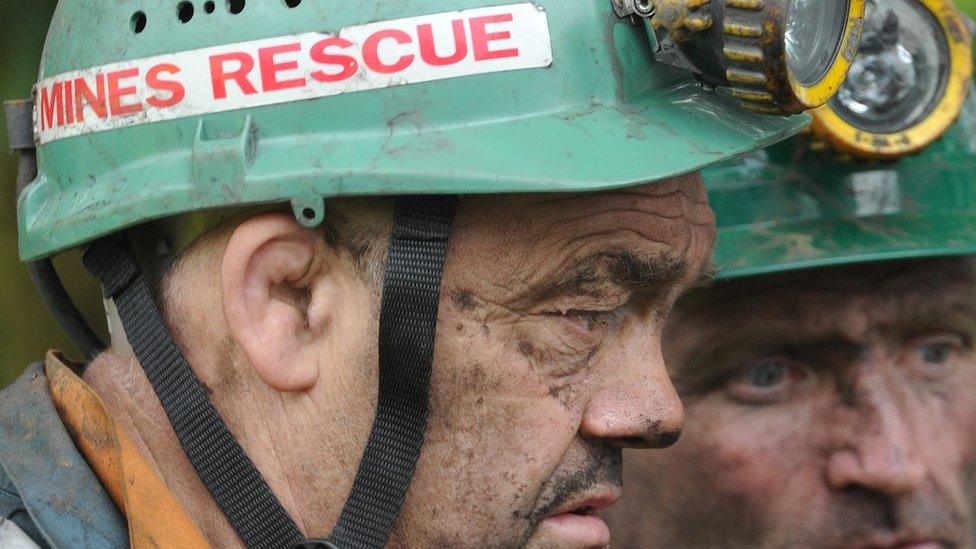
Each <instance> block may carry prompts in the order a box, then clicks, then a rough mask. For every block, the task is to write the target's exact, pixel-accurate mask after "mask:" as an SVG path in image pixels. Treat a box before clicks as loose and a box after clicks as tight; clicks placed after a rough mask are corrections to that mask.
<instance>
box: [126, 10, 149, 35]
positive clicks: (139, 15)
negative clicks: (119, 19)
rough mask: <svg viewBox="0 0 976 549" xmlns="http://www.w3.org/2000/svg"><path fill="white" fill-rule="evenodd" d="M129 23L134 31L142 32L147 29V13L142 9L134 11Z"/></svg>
mask: <svg viewBox="0 0 976 549" xmlns="http://www.w3.org/2000/svg"><path fill="white" fill-rule="evenodd" d="M129 23H130V24H131V25H132V32H134V33H136V34H139V33H141V32H142V31H144V30H146V14H145V13H143V12H141V11H137V12H135V13H133V14H132V19H131V20H130V21H129Z"/></svg>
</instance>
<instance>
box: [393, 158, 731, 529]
mask: <svg viewBox="0 0 976 549" xmlns="http://www.w3.org/2000/svg"><path fill="white" fill-rule="evenodd" d="M713 236H714V222H713V218H712V214H711V212H710V210H709V209H708V206H707V203H706V196H705V192H704V188H703V186H702V184H701V180H700V178H699V177H697V176H693V177H683V178H679V179H675V180H671V181H665V182H658V183H655V184H649V185H646V186H642V187H638V188H633V189H628V190H624V191H618V192H608V193H601V194H594V195H584V196H580V195H538V196H512V197H501V198H500V197H485V198H477V197H473V198H466V199H465V200H464V201H463V202H462V205H461V208H460V210H459V213H458V216H457V220H456V222H455V232H454V234H453V236H452V240H451V247H450V250H449V253H448V259H447V265H446V272H445V277H444V282H443V288H442V300H441V307H440V317H439V325H438V330H437V343H436V352H435V360H434V368H433V370H434V373H433V379H432V389H431V390H432V402H431V407H432V410H431V417H430V424H429V430H428V432H427V436H426V440H425V443H424V449H423V452H422V456H421V460H420V464H419V467H418V471H417V474H416V476H415V478H414V480H413V484H412V487H411V489H410V492H409V493H408V496H407V501H406V502H405V504H404V507H403V513H402V515H401V518H400V521H399V523H398V526H397V530H396V532H395V537H394V541H395V543H396V544H398V545H402V546H410V547H516V546H524V545H529V546H534V547H594V546H603V545H606V544H607V543H609V534H608V532H607V529H606V525H605V524H604V523H603V521H602V520H601V519H599V518H597V517H595V516H594V515H595V511H596V510H597V509H600V508H604V507H606V506H609V505H611V504H612V503H614V502H615V501H616V499H617V498H618V496H619V492H620V489H621V450H622V449H623V448H625V447H639V448H657V447H664V446H669V445H671V444H672V443H673V442H674V441H675V440H676V439H677V437H678V433H679V431H680V429H681V426H682V421H683V410H682V408H681V404H680V402H679V400H678V397H677V394H676V393H675V391H674V389H673V387H672V385H671V382H670V381H669V379H668V376H667V373H666V371H665V368H664V363H663V361H662V358H661V352H660V336H661V333H662V328H663V323H664V319H665V318H666V317H667V316H668V313H669V311H670V309H671V307H672V304H673V303H674V301H675V300H676V299H677V298H678V296H679V295H681V294H682V293H683V292H684V291H685V290H686V289H688V288H689V287H690V286H692V285H694V284H695V283H696V281H697V280H698V279H699V278H700V277H701V276H702V274H703V272H707V270H708V267H709V265H708V258H709V256H710V251H711V246H712V242H713Z"/></svg>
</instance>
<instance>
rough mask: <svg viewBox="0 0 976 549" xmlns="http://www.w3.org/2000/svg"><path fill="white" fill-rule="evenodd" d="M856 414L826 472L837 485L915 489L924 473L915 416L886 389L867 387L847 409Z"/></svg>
mask: <svg viewBox="0 0 976 549" xmlns="http://www.w3.org/2000/svg"><path fill="white" fill-rule="evenodd" d="M849 412H852V413H854V414H855V416H854V418H853V421H854V425H855V426H856V427H855V428H854V429H852V431H851V434H850V435H849V438H848V439H847V441H846V444H844V445H843V447H841V448H839V449H837V450H836V451H834V452H833V453H832V454H831V456H830V460H829V462H828V469H827V476H828V480H829V482H830V483H831V485H832V486H833V487H834V488H836V489H845V488H852V487H860V488H865V489H868V490H872V491H875V492H881V493H884V494H886V495H889V496H892V497H894V496H898V495H900V494H904V493H908V492H911V491H913V490H916V489H918V488H919V487H920V486H921V484H922V483H923V481H924V479H925V476H926V467H925V462H924V459H923V457H922V455H921V454H920V453H919V448H920V447H919V442H920V441H918V440H916V434H917V431H916V430H915V429H914V427H913V420H914V418H913V417H912V415H911V411H910V407H909V406H908V405H907V402H906V400H905V399H900V398H899V397H898V394H897V391H896V390H890V388H881V387H878V388H875V389H866V390H864V391H862V392H861V393H860V397H859V402H858V403H856V404H855V405H854V406H853V407H852V409H850V410H849Z"/></svg>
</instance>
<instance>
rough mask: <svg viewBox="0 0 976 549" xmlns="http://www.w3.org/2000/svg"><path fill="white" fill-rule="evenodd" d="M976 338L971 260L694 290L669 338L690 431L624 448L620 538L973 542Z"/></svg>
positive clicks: (639, 542)
mask: <svg viewBox="0 0 976 549" xmlns="http://www.w3.org/2000/svg"><path fill="white" fill-rule="evenodd" d="M974 341H976V270H974V268H973V262H971V261H970V260H968V259H945V260H927V261H920V262H910V263H904V262H902V263H886V264H880V265H871V266H857V267H842V268H836V269H831V270H823V271H811V272H807V273H802V274H792V275H782V276H768V277H759V278H755V279H751V280H744V281H739V282H731V283H721V284H720V285H719V286H717V287H716V288H714V289H712V290H709V291H707V292H704V293H700V294H699V295H696V296H695V297H694V298H692V299H689V300H688V301H687V302H686V303H684V304H682V306H681V307H679V311H678V312H676V313H675V321H674V322H673V324H671V325H670V326H669V328H668V330H667V333H666V337H665V348H666V356H667V357H668V359H669V367H672V368H673V374H674V377H675V382H676V385H677V386H678V389H679V392H680V393H681V394H682V396H683V397H684V399H685V404H686V407H687V414H688V416H687V429H686V431H685V434H684V436H683V437H682V439H681V442H680V443H679V444H677V445H676V446H675V448H673V449H672V450H669V451H668V452H662V453H658V454H656V455H644V456H639V455H631V456H628V458H629V460H628V475H627V486H628V493H627V494H626V495H625V501H626V502H627V507H628V508H627V509H626V511H623V512H617V513H616V514H615V515H614V517H613V520H612V523H611V526H612V529H613V531H614V535H615V537H616V538H617V541H622V542H623V544H624V545H625V546H634V547H638V546H641V547H768V548H781V547H783V548H785V547H864V548H867V547H872V548H873V547H913V548H922V547H925V548H928V547H973V546H974V543H976V537H974V532H976V523H974V519H976V515H974V498H976V353H974ZM618 534H619V536H618Z"/></svg>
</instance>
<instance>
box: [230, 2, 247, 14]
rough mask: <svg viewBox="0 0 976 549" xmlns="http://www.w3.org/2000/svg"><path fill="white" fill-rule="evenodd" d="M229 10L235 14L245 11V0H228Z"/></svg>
mask: <svg viewBox="0 0 976 549" xmlns="http://www.w3.org/2000/svg"><path fill="white" fill-rule="evenodd" d="M227 10H228V11H230V12H231V13H233V14H235V15H236V14H238V13H241V12H242V11H244V0H227Z"/></svg>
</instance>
